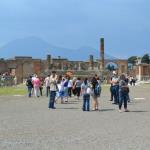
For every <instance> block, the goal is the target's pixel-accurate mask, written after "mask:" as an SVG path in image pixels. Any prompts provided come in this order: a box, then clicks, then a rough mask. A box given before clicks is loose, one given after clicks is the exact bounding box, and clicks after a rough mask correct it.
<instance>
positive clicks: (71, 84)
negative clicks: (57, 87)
mask: <svg viewBox="0 0 150 150" xmlns="http://www.w3.org/2000/svg"><path fill="white" fill-rule="evenodd" d="M72 87H73V81H72V80H71V78H70V77H68V95H69V97H71V96H72Z"/></svg>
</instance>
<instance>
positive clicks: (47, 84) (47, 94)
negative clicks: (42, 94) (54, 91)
mask: <svg viewBox="0 0 150 150" xmlns="http://www.w3.org/2000/svg"><path fill="white" fill-rule="evenodd" d="M44 82H45V87H46V96H47V97H48V96H49V94H50V75H48V76H47V77H46V78H45V80H44Z"/></svg>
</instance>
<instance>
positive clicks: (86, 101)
mask: <svg viewBox="0 0 150 150" xmlns="http://www.w3.org/2000/svg"><path fill="white" fill-rule="evenodd" d="M81 93H82V96H83V107H82V110H83V111H90V94H91V89H90V85H89V82H88V79H87V78H85V80H84V82H83V83H82V85H81Z"/></svg>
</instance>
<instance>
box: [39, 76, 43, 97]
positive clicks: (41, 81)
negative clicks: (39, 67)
mask: <svg viewBox="0 0 150 150" xmlns="http://www.w3.org/2000/svg"><path fill="white" fill-rule="evenodd" d="M43 85H44V83H43V78H42V77H41V78H40V88H39V89H40V95H41V96H43Z"/></svg>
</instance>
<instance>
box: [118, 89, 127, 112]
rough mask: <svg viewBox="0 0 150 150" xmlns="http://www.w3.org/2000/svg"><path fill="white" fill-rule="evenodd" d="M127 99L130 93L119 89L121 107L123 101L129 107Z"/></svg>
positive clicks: (125, 106)
mask: <svg viewBox="0 0 150 150" xmlns="http://www.w3.org/2000/svg"><path fill="white" fill-rule="evenodd" d="M127 101H128V94H127V93H124V92H122V91H121V90H120V91H119V109H121V107H122V103H124V108H125V109H127Z"/></svg>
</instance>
